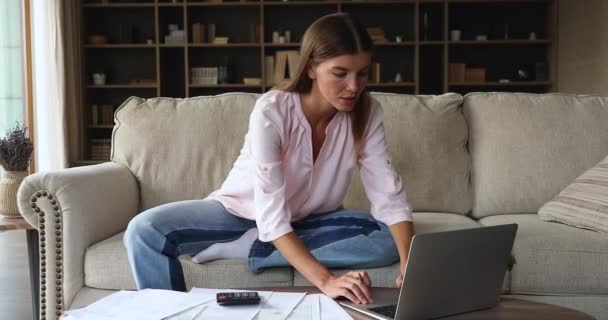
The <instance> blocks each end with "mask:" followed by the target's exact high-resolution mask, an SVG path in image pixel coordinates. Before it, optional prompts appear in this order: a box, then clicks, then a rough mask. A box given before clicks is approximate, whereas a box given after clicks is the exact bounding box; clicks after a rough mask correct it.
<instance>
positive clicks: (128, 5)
mask: <svg viewBox="0 0 608 320" xmlns="http://www.w3.org/2000/svg"><path fill="white" fill-rule="evenodd" d="M83 7H84V8H154V7H156V3H154V2H150V3H135V2H133V3H114V2H112V3H85V4H83Z"/></svg>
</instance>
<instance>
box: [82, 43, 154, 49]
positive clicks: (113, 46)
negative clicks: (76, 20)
mask: <svg viewBox="0 0 608 320" xmlns="http://www.w3.org/2000/svg"><path fill="white" fill-rule="evenodd" d="M84 47H85V48H96V49H116V48H117V49H154V48H156V45H154V44H147V43H141V44H140V43H124V44H120V43H116V44H110V43H108V44H86V45H84Z"/></svg>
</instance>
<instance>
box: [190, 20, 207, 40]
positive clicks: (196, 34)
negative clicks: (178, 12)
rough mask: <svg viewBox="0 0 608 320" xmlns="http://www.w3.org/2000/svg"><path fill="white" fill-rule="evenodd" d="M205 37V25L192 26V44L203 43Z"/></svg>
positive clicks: (198, 23) (194, 24) (195, 24)
mask: <svg viewBox="0 0 608 320" xmlns="http://www.w3.org/2000/svg"><path fill="white" fill-rule="evenodd" d="M204 35H205V25H204V24H202V23H200V22H197V23H193V24H192V43H203V42H205V39H204Z"/></svg>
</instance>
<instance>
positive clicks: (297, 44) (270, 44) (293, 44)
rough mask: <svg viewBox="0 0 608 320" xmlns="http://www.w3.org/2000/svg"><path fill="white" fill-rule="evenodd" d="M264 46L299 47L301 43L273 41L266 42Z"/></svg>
mask: <svg viewBox="0 0 608 320" xmlns="http://www.w3.org/2000/svg"><path fill="white" fill-rule="evenodd" d="M264 47H266V48H299V47H300V43H296V42H292V43H272V42H266V43H264Z"/></svg>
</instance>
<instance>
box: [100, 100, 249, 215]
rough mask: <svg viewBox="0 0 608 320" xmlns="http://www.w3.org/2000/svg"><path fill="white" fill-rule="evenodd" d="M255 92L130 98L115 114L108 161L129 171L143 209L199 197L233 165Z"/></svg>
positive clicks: (222, 177) (211, 188)
mask: <svg viewBox="0 0 608 320" xmlns="http://www.w3.org/2000/svg"><path fill="white" fill-rule="evenodd" d="M258 97H259V94H253V93H227V94H222V95H218V96H209V97H196V98H188V99H174V98H153V99H142V98H137V97H131V98H129V99H128V100H127V101H125V102H124V103H123V104H122V105H121V106H120V107H119V108H118V110H117V111H116V113H115V115H114V121H115V122H116V125H115V126H114V131H113V134H112V161H114V162H118V163H120V164H122V165H124V166H126V167H127V168H129V170H131V172H132V173H133V175H134V176H135V177H136V178H137V181H138V182H139V186H140V192H141V193H140V200H141V210H142V211H143V210H145V209H149V208H152V207H155V206H158V205H160V204H164V203H167V202H173V201H178V200H188V199H200V198H204V197H205V196H207V195H208V194H209V193H211V192H212V191H214V190H216V189H217V188H219V187H220V185H221V184H222V182H224V179H225V178H226V176H227V175H228V171H229V170H230V169H231V168H232V165H233V163H234V161H235V160H236V158H237V156H238V154H239V152H240V151H241V147H242V146H243V141H244V140H243V139H244V137H245V133H246V132H247V128H248V124H249V114H250V113H251V110H253V106H254V105H255V101H256V99H257V98H258Z"/></svg>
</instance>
